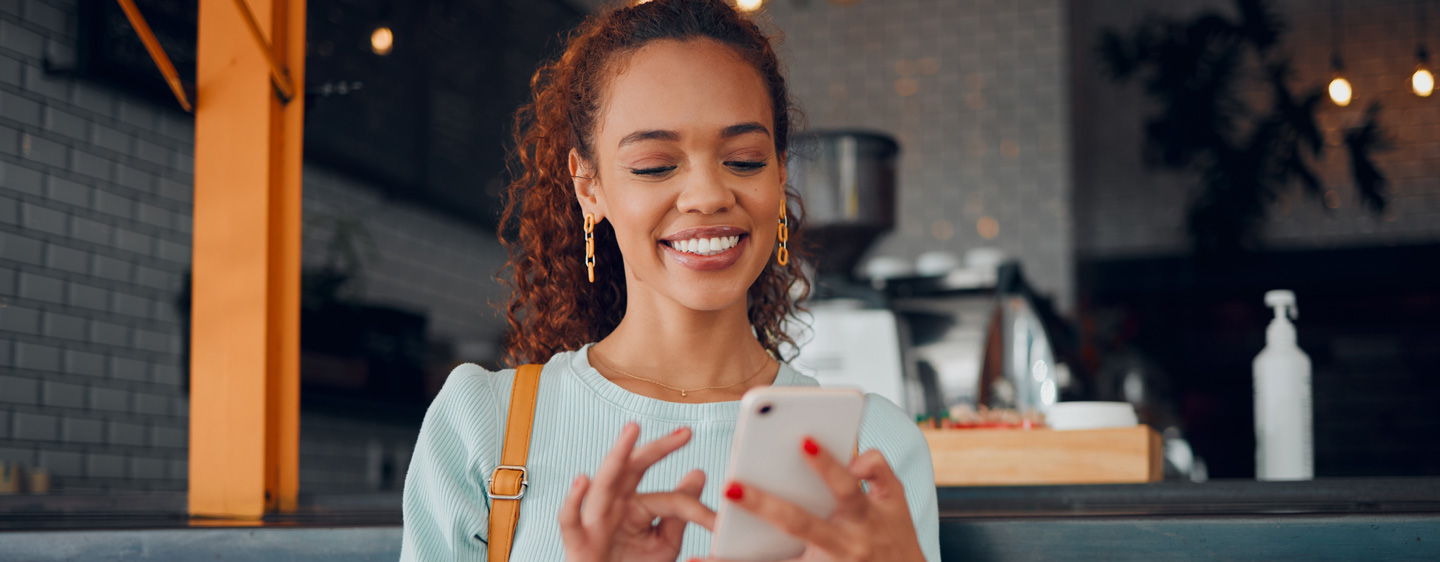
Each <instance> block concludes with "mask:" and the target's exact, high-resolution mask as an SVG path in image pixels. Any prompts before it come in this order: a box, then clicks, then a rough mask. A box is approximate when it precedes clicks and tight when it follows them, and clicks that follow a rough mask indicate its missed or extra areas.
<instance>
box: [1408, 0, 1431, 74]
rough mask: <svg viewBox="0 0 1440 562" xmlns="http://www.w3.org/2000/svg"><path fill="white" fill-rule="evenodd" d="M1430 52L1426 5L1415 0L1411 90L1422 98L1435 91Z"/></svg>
mask: <svg viewBox="0 0 1440 562" xmlns="http://www.w3.org/2000/svg"><path fill="white" fill-rule="evenodd" d="M1429 66H1430V53H1427V52H1426V51H1425V5H1424V3H1423V2H1421V1H1420V0H1415V73H1414V74H1411V75H1410V91H1412V92H1415V95H1417V96H1420V97H1422V98H1428V97H1430V93H1431V92H1434V91H1435V75H1434V74H1431V73H1430V68H1429Z"/></svg>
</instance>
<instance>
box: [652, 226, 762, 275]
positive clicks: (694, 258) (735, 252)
mask: <svg viewBox="0 0 1440 562" xmlns="http://www.w3.org/2000/svg"><path fill="white" fill-rule="evenodd" d="M749 243H750V235H748V234H745V235H741V236H740V241H739V242H736V243H735V245H734V246H731V247H730V249H728V250H725V251H723V252H720V253H718V254H712V255H709V256H702V255H699V254H691V253H688V252H682V251H680V250H676V249H675V248H672V247H670V245H669V244H666V243H665V242H663V241H662V242H658V244H659V245H660V248H661V251H663V252H664V253H665V255H667V256H670V259H672V260H675V263H678V264H680V265H682V266H684V267H686V268H689V269H693V270H695V271H714V270H717V269H724V268H727V267H730V266H732V265H735V262H737V261H740V253H741V252H742V251H744V249H745V246H746V245H747V244H749Z"/></svg>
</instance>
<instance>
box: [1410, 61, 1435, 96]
mask: <svg viewBox="0 0 1440 562" xmlns="http://www.w3.org/2000/svg"><path fill="white" fill-rule="evenodd" d="M1410 91H1412V92H1415V95H1417V96H1420V97H1422V98H1428V97H1430V94H1431V93H1432V92H1434V91H1435V75H1434V74H1431V73H1430V70H1429V69H1427V68H1425V65H1423V64H1422V65H1420V67H1419V68H1416V69H1415V74H1411V75H1410Z"/></svg>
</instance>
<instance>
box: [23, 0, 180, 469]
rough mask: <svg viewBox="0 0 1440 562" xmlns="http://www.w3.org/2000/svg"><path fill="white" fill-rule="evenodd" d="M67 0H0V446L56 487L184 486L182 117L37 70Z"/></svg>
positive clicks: (58, 34) (61, 35) (67, 59)
mask: <svg viewBox="0 0 1440 562" xmlns="http://www.w3.org/2000/svg"><path fill="white" fill-rule="evenodd" d="M74 20H75V7H74V2H71V1H43V2H42V1H36V0H29V1H26V2H18V1H16V2H4V3H0V295H3V297H0V298H3V299H4V300H5V302H4V303H3V306H4V307H3V308H0V330H3V335H0V349H3V351H0V419H4V420H5V422H3V423H0V458H4V459H5V460H11V461H19V462H22V463H25V464H29V465H32V466H36V465H38V466H43V467H45V468H47V469H49V470H50V471H51V472H52V474H53V475H54V477H55V483H56V485H57V486H60V487H129V488H165V489H180V488H183V487H184V485H185V473H186V457H185V447H186V441H187V437H186V416H187V412H188V404H187V399H186V396H185V394H184V391H183V386H182V381H181V372H182V370H181V365H180V357H181V356H180V351H181V345H182V342H181V341H180V324H179V318H178V317H177V314H176V312H175V307H174V301H175V296H176V294H177V292H178V290H179V289H180V284H181V280H182V276H183V274H184V272H185V271H186V269H187V268H188V267H189V262H190V247H189V246H190V244H189V236H190V228H191V223H190V214H191V213H190V198H191V188H190V185H191V182H192V175H191V172H192V169H191V153H192V149H193V145H192V142H191V139H192V137H193V135H194V133H193V127H192V125H191V122H190V120H188V119H187V118H185V117H184V116H183V115H181V114H178V113H175V112H170V111H166V110H162V109H159V108H157V107H155V106H153V105H151V104H149V103H147V102H144V101H140V100H137V99H134V98H132V97H129V96H124V95H120V94H118V93H117V92H115V91H112V90H110V89H108V88H106V87H103V86H99V85H95V84H92V83H89V82H84V81H79V80H74V79H71V78H68V77H65V76H60V75H52V74H47V73H46V71H45V70H44V68H45V62H46V61H47V60H48V61H49V62H50V63H51V64H52V65H54V66H56V67H61V68H63V67H66V66H68V65H70V64H71V63H72V62H73V58H74V48H73V45H74V43H75V37H74V33H75V31H74Z"/></svg>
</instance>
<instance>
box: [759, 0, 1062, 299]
mask: <svg viewBox="0 0 1440 562" xmlns="http://www.w3.org/2000/svg"><path fill="white" fill-rule="evenodd" d="M767 5H768V7H767V8H766V11H765V15H763V16H762V17H766V18H769V19H770V21H771V22H772V23H773V24H774V26H775V27H776V28H778V29H779V31H781V32H783V34H784V42H783V44H782V45H781V46H780V52H781V55H782V57H784V61H785V64H786V67H787V71H788V73H789V75H788V77H789V80H790V86H791V91H792V93H793V94H794V95H795V96H796V97H797V98H798V100H799V101H800V103H801V105H802V108H803V109H804V111H805V113H806V116H807V117H808V120H809V124H810V126H811V127H812V128H864V129H871V130H879V131H884V132H887V133H889V134H891V135H893V136H895V137H896V138H897V139H898V140H899V141H900V145H901V154H902V158H901V161H900V167H899V193H898V199H899V201H898V203H899V205H898V212H899V216H898V219H899V224H898V226H897V228H896V231H895V232H894V233H892V234H890V235H889V236H887V237H886V238H885V239H883V240H882V241H881V242H880V244H878V245H877V247H876V248H875V250H874V251H872V252H871V255H876V254H878V253H886V254H893V255H899V256H904V257H907V258H914V257H916V256H918V255H919V254H920V253H922V252H925V251H928V250H944V251H949V252H952V253H955V254H957V255H961V256H963V255H964V253H965V252H966V251H968V250H971V249H974V248H977V247H987V246H988V247H998V248H1001V249H1003V250H1005V251H1006V252H1007V253H1008V254H1010V255H1012V256H1015V257H1018V258H1019V259H1020V260H1021V262H1022V263H1023V264H1024V266H1025V268H1026V272H1027V275H1028V276H1029V277H1030V279H1031V281H1032V282H1033V283H1034V284H1035V285H1036V286H1037V287H1038V288H1039V289H1040V290H1041V291H1043V292H1047V293H1050V294H1053V295H1055V296H1057V297H1058V298H1059V300H1060V302H1061V303H1062V306H1067V307H1068V303H1069V302H1070V301H1071V298H1072V297H1071V294H1072V292H1073V288H1072V287H1073V273H1072V263H1071V230H1072V227H1071V216H1070V203H1069V200H1070V189H1071V188H1070V183H1071V181H1070V162H1069V158H1070V149H1069V142H1070V134H1069V118H1070V117H1069V113H1070V110H1069V83H1068V81H1067V65H1068V64H1069V61H1068V52H1067V50H1066V49H1065V47H1066V45H1068V38H1067V34H1068V31H1069V29H1068V25H1067V13H1066V9H1065V6H1066V4H1065V2H1062V1H1061V0H1018V1H1013V2H1011V1H1005V2H999V1H994V0H956V1H950V0H946V1H942V0H888V1H884V2H880V1H870V0H866V1H862V2H854V3H835V2H823V1H810V2H789V1H775V2H769V3H768V4H767ZM982 218H989V219H992V220H994V221H995V222H996V223H997V224H998V225H999V231H998V235H996V236H995V237H994V238H991V239H987V238H985V237H984V236H982V235H981V232H980V228H979V223H980V221H981V219H982Z"/></svg>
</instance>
